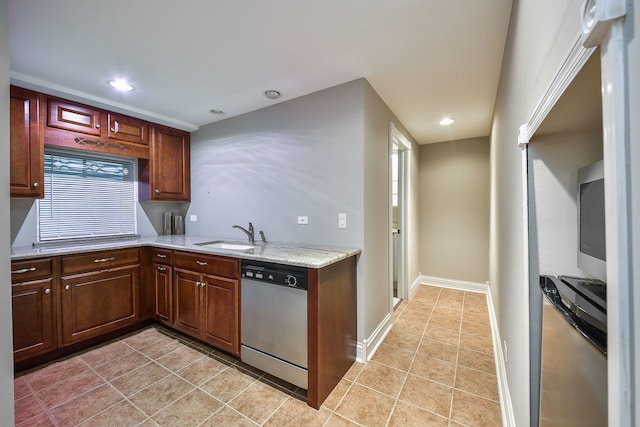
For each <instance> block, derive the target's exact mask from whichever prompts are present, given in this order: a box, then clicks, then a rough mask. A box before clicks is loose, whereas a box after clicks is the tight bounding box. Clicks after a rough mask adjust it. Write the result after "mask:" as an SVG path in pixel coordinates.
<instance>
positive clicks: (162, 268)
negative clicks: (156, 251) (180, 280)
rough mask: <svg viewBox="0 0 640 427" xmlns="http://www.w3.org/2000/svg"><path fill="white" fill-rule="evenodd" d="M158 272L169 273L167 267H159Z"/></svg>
mask: <svg viewBox="0 0 640 427" xmlns="http://www.w3.org/2000/svg"><path fill="white" fill-rule="evenodd" d="M158 271H167V267H158Z"/></svg>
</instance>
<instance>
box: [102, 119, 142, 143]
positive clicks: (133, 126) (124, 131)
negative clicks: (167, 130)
mask: <svg viewBox="0 0 640 427" xmlns="http://www.w3.org/2000/svg"><path fill="white" fill-rule="evenodd" d="M148 131H149V125H148V124H147V122H145V121H144V120H140V119H136V118H134V117H127V116H122V115H120V114H114V113H109V114H108V115H107V138H109V139H115V140H118V141H127V142H133V143H135V144H143V145H147V144H149V135H148V133H149V132H148Z"/></svg>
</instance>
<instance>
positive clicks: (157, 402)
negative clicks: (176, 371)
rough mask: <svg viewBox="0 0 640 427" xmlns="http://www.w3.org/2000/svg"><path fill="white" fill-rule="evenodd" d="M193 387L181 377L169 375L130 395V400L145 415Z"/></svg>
mask: <svg viewBox="0 0 640 427" xmlns="http://www.w3.org/2000/svg"><path fill="white" fill-rule="evenodd" d="M193 389H194V387H193V386H192V385H191V384H189V383H187V382H186V381H185V380H183V379H182V378H179V377H177V376H176V375H169V376H168V377H166V378H164V379H162V380H160V381H158V382H157V383H155V384H153V385H151V386H149V387H147V388H145V389H144V390H142V391H140V392H138V393H136V394H134V395H133V396H131V397H130V400H131V402H133V403H134V404H135V405H137V406H138V407H139V408H140V409H142V410H143V411H144V412H145V413H146V414H147V415H154V414H155V413H156V412H158V411H160V410H162V409H164V408H165V407H166V406H167V405H169V404H170V403H172V402H175V401H176V400H178V399H179V398H181V397H182V396H184V395H185V394H187V393H189V392H190V391H191V390H193Z"/></svg>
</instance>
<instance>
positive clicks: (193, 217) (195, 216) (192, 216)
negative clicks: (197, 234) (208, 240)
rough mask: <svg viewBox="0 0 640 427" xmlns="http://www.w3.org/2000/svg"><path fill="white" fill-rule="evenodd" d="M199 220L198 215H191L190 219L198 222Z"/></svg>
mask: <svg viewBox="0 0 640 427" xmlns="http://www.w3.org/2000/svg"><path fill="white" fill-rule="evenodd" d="M197 220H198V215H190V216H189V221H191V222H196V221H197Z"/></svg>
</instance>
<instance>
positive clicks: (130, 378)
mask: <svg viewBox="0 0 640 427" xmlns="http://www.w3.org/2000/svg"><path fill="white" fill-rule="evenodd" d="M169 375H171V372H169V371H168V370H166V369H165V368H163V367H162V366H160V365H158V364H157V363H155V362H149V363H147V364H146V365H143V366H141V367H139V368H137V369H134V370H133V371H130V372H127V373H126V374H124V375H122V376H120V377H119V378H116V379H114V380H113V381H111V384H112V385H113V386H114V387H115V388H116V389H118V390H119V391H120V392H121V393H122V394H124V395H125V396H127V397H129V396H131V395H133V394H135V393H137V392H139V391H140V390H142V389H144V388H147V387H149V386H150V385H151V384H153V383H155V382H157V381H160V380H161V379H163V378H166V377H167V376H169Z"/></svg>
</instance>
